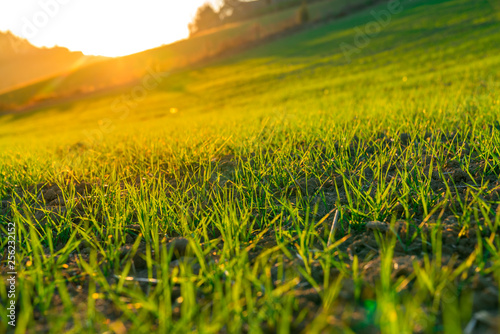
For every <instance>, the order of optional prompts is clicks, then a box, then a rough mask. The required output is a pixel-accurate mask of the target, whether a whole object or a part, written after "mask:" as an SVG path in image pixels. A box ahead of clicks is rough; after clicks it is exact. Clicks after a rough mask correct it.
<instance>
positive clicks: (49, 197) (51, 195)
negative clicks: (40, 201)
mask: <svg viewBox="0 0 500 334" xmlns="http://www.w3.org/2000/svg"><path fill="white" fill-rule="evenodd" d="M43 198H44V199H45V201H46V202H47V203H50V202H52V201H54V200H56V199H57V193H56V192H55V191H54V190H53V189H49V190H47V191H46V192H45V193H44V194H43Z"/></svg>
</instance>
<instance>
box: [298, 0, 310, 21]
mask: <svg viewBox="0 0 500 334" xmlns="http://www.w3.org/2000/svg"><path fill="white" fill-rule="evenodd" d="M297 17H298V19H299V23H300V24H304V23H306V22H308V21H309V18H310V17H309V9H308V8H307V4H306V2H305V1H303V2H302V5H301V6H300V8H299V11H298V12H297Z"/></svg>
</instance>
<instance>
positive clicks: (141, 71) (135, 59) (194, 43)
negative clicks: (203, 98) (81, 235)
mask: <svg viewBox="0 0 500 334" xmlns="http://www.w3.org/2000/svg"><path fill="white" fill-rule="evenodd" d="M370 1H371V0H349V1H347V0H324V1H319V2H314V3H312V4H309V5H308V6H307V8H308V12H309V16H310V22H316V21H321V20H325V19H327V18H329V17H333V16H335V15H339V14H340V13H341V12H349V11H354V9H353V6H362V5H366V4H368V3H370ZM297 12H298V8H297V7H292V8H288V9H285V10H282V11H277V12H273V13H269V14H268V15H264V16H260V17H256V18H252V19H248V20H245V21H241V22H234V23H231V24H228V25H224V26H222V27H218V28H215V29H212V30H210V31H206V32H203V33H201V34H198V35H196V36H194V37H192V38H189V39H185V40H181V41H178V42H176V43H172V44H169V45H165V46H161V47H158V48H156V49H152V50H147V51H144V52H140V53H137V54H133V55H129V56H126V57H120V58H114V59H108V60H106V61H104V62H100V63H97V64H93V65H89V66H85V67H84V68H81V69H77V70H73V71H67V73H62V74H61V75H57V76H53V77H50V78H47V79H46V80H39V81H38V82H36V83H33V84H29V85H26V86H25V87H21V88H18V89H13V90H12V91H9V92H6V93H4V94H0V112H2V111H4V110H12V109H19V108H20V107H21V108H22V107H26V106H27V105H28V106H29V105H33V104H37V103H39V102H40V101H46V100H50V101H53V100H58V99H64V98H67V97H74V96H78V95H80V94H81V93H87V94H88V93H92V92H95V91H102V90H107V89H109V88H112V87H115V86H119V85H124V84H135V83H136V82H137V81H140V79H141V78H142V77H143V76H144V75H146V74H147V69H148V68H155V69H156V70H158V71H168V72H171V71H176V70H179V69H182V68H186V67H190V66H193V65H195V64H199V63H200V62H202V61H204V60H207V59H210V58H213V57H216V56H218V55H220V54H223V53H229V52H233V53H234V52H235V51H236V52H237V51H238V50H240V51H241V49H244V48H248V47H249V45H252V44H255V43H259V42H261V41H262V40H265V39H266V38H269V37H270V36H273V35H276V34H283V33H285V32H286V31H287V30H290V29H297V28H298V27H299V26H300V25H301V24H300V22H299V20H298V15H297ZM40 66H42V65H41V64H40ZM5 75H8V72H6V74H5ZM2 107H3V108H2Z"/></svg>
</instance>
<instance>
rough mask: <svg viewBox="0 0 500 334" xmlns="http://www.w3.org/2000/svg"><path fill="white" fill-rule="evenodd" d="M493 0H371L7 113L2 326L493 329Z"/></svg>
mask: <svg viewBox="0 0 500 334" xmlns="http://www.w3.org/2000/svg"><path fill="white" fill-rule="evenodd" d="M390 4H392V5H390ZM394 4H396V6H395V7H391V6H394ZM499 11H500V8H497V7H496V6H494V3H493V2H491V1H489V0H478V1H471V0H406V1H401V2H394V1H393V2H391V3H379V4H378V5H375V6H373V7H370V8H366V9H364V10H361V11H359V12H357V13H356V14H354V15H346V16H344V17H342V18H338V19H335V20H332V21H329V22H324V23H323V24H317V25H315V26H311V27H310V29H304V30H301V31H299V32H297V33H296V34H293V35H287V36H283V37H282V38H279V39H278V38H277V39H275V40H274V41H273V42H272V43H265V44H261V45H258V46H256V47H254V48H252V49H249V50H245V51H243V52H239V53H237V54H232V55H228V56H226V57H220V58H216V59H212V60H211V61H209V62H206V63H203V64H198V65H197V66H193V67H186V68H182V69H179V70H178V71H175V72H172V73H165V72H164V71H155V69H154V67H153V68H152V69H151V71H150V72H149V73H146V74H145V75H144V76H142V77H141V78H140V80H136V81H134V82H131V83H130V84H129V85H123V86H119V87H115V89H113V90H103V91H101V93H100V94H97V93H96V94H87V95H81V96H80V97H81V98H80V99H68V100H63V101H58V103H53V104H50V105H45V106H42V107H38V108H36V107H34V108H33V109H32V110H30V111H26V112H19V113H10V114H5V115H0V221H1V222H2V224H0V235H1V236H2V238H1V239H2V240H4V241H2V244H1V245H2V247H4V248H8V247H10V248H9V249H10V250H13V249H15V251H14V250H13V251H12V253H15V256H14V255H6V256H5V257H4V259H3V260H2V262H3V264H4V265H5V266H0V272H2V274H3V275H5V276H7V273H8V272H10V271H11V270H16V272H17V273H18V274H17V275H16V277H15V283H16V284H13V283H10V282H12V280H14V279H10V281H7V280H0V304H1V305H8V304H9V303H10V304H15V307H12V308H13V309H14V310H13V312H15V315H16V316H17V318H16V319H17V320H16V321H17V323H16V328H15V331H16V332H20V333H53V332H61V331H68V332H74V333H82V332H84V333H87V332H89V333H94V332H98V333H103V332H109V333H186V331H189V332H194V333H214V334H216V333H217V334H218V333H307V334H308V333H313V334H316V333H365V334H380V333H381V334H400V333H467V334H490V333H491V334H493V333H498V328H499V326H500V313H499V312H500V288H499V287H500V233H499V231H500V15H499V13H500V12H499ZM377 27H378V28H377ZM136 56H137V55H136ZM123 71H125V72H126V73H128V71H127V68H124V69H123ZM103 79H107V78H103ZM9 239H10V240H9ZM12 239H14V240H15V242H14V240H12ZM9 241H11V242H9ZM13 244H14V245H15V246H13ZM12 253H9V254H12ZM8 256H11V257H8ZM12 259H14V260H15V264H12V262H13V261H14V260H12ZM9 261H10V262H9ZM9 275H12V274H9ZM13 289H15V297H16V298H15V300H14V298H13V297H8V296H9V295H10V294H9V293H10V292H11V291H12V290H13ZM7 312H9V311H8V310H6V308H5V307H3V308H0V317H7V316H8V315H9V314H8V313H7ZM0 332H7V333H10V332H14V330H13V328H12V327H9V325H8V324H7V322H6V321H1V322H0Z"/></svg>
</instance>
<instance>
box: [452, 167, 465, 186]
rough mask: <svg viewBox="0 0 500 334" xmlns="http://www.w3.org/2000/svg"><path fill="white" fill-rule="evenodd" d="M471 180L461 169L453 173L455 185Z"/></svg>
mask: <svg viewBox="0 0 500 334" xmlns="http://www.w3.org/2000/svg"><path fill="white" fill-rule="evenodd" d="M468 180H469V175H468V174H467V173H466V172H464V171H463V170H461V169H457V170H455V171H454V172H453V181H455V183H459V182H462V181H463V182H466V181H468Z"/></svg>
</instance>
